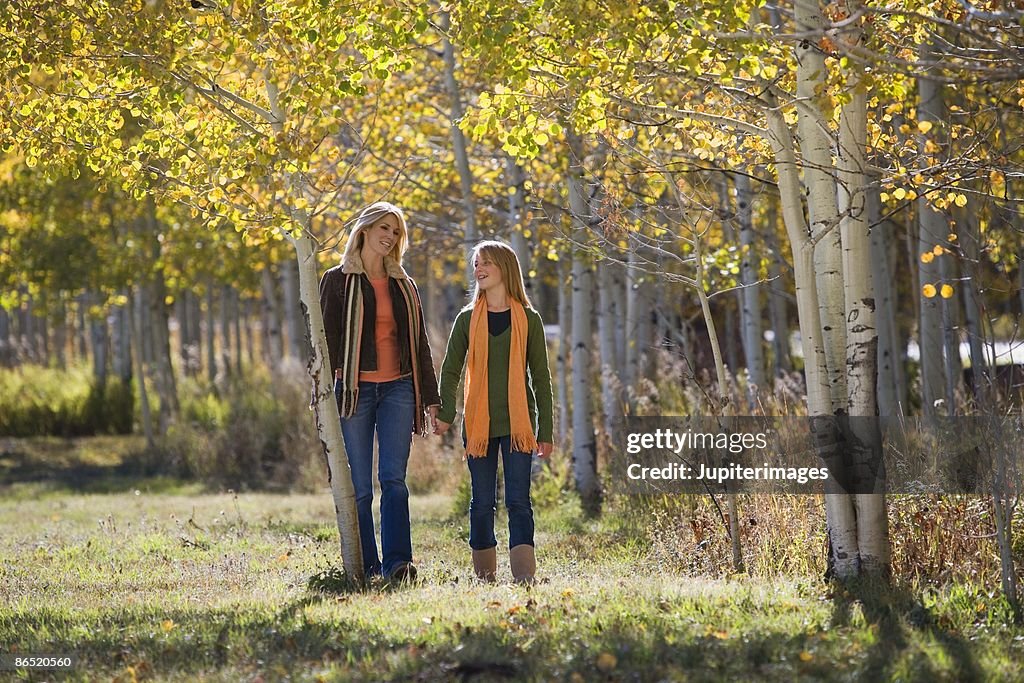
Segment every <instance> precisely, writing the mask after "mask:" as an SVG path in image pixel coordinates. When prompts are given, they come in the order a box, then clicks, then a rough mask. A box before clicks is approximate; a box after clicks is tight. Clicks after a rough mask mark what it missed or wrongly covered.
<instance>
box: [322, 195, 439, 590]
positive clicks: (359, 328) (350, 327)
mask: <svg viewBox="0 0 1024 683" xmlns="http://www.w3.org/2000/svg"><path fill="white" fill-rule="evenodd" d="M407 245H408V230H407V228H406V224H405V216H404V215H403V213H402V210H401V209H400V208H398V207H397V206H395V205H394V204H389V203H387V202H377V203H376V204H371V205H370V206H368V207H367V208H366V209H364V210H363V212H362V213H361V214H359V218H358V219H356V222H355V225H354V226H353V228H352V234H351V236H350V237H349V240H348V245H347V246H346V247H345V256H344V257H343V259H342V263H341V265H340V266H335V267H334V268H331V269H330V270H328V271H327V272H326V273H324V277H323V279H322V280H321V281H320V308H321V309H322V310H323V314H324V327H325V328H326V332H327V348H328V352H329V355H330V362H331V368H332V369H333V370H334V373H335V383H334V393H335V396H336V398H337V399H338V408H339V410H340V412H341V432H342V436H343V437H344V439H345V450H346V451H347V452H348V460H349V466H350V468H351V471H352V484H353V486H354V487H355V492H356V509H357V512H358V516H359V541H360V545H361V547H362V550H363V566H364V570H365V572H366V575H367V577H370V576H375V575H376V576H380V575H382V574H383V575H384V576H386V577H388V578H390V579H394V580H403V579H408V580H412V579H415V578H416V567H415V566H413V564H412V539H411V532H410V528H409V489H408V487H407V486H406V484H405V474H406V466H407V464H408V461H409V446H410V444H411V442H412V434H413V432H416V433H420V434H423V433H425V432H426V428H425V420H424V410H426V411H427V412H428V413H429V415H430V420H431V423H432V424H431V426H432V427H434V428H436V423H435V416H436V415H437V408H438V405H439V404H440V402H441V401H440V397H439V396H438V394H437V378H436V376H435V375H434V365H433V362H432V361H431V357H430V344H429V342H428V341H427V335H426V330H425V329H424V326H423V308H422V306H421V304H420V298H419V293H418V291H417V289H416V284H415V283H414V282H413V281H412V278H410V277H409V275H408V273H406V272H405V269H404V268H402V256H403V255H404V254H405V250H406V247H407ZM374 432H376V434H377V446H378V449H377V450H378V461H377V478H378V480H380V489H381V493H380V541H381V551H382V554H383V562H382V559H381V557H380V556H378V555H377V542H376V533H375V527H374V523H373V511H372V505H373V437H374Z"/></svg>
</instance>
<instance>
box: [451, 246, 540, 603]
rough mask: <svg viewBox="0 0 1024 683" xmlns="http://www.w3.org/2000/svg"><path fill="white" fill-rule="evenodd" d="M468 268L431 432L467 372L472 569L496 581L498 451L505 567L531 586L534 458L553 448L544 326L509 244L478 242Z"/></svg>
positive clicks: (467, 447)
mask: <svg viewBox="0 0 1024 683" xmlns="http://www.w3.org/2000/svg"><path fill="white" fill-rule="evenodd" d="M473 269H474V276H475V277H476V287H475V291H474V293H473V297H472V303H471V304H470V305H469V306H467V307H466V308H465V309H463V310H462V312H461V313H459V316H458V317H457V318H456V319H455V324H454V325H453V326H452V333H451V336H450V337H449V338H448V350H447V352H446V353H445V357H444V363H443V364H442V366H441V389H440V394H441V410H440V411H439V412H438V415H437V418H438V419H437V429H436V430H435V433H437V434H444V433H445V432H446V431H448V427H449V426H450V425H451V423H452V422H453V421H454V420H455V392H456V389H457V387H458V385H459V378H460V376H461V375H462V368H463V366H464V365H465V366H466V368H467V369H466V384H465V413H466V414H465V420H464V421H463V431H464V439H465V444H466V456H467V458H466V459H467V461H468V463H469V473H470V478H471V480H472V492H473V497H472V500H471V502H470V505H469V545H470V547H471V548H472V549H473V568H474V570H475V571H476V575H477V576H478V577H479V578H481V579H482V580H484V581H494V578H495V572H496V569H497V554H496V551H495V548H496V546H497V544H498V542H497V540H496V539H495V537H494V512H495V500H496V497H497V496H496V485H497V475H498V451H499V450H500V451H501V453H502V457H503V462H504V465H503V467H504V472H505V506H506V507H507V508H508V532H509V564H510V565H511V568H512V576H513V578H514V579H515V580H516V581H517V582H520V583H529V582H532V581H533V575H534V573H535V571H536V568H537V563H536V559H535V555H534V550H533V506H532V504H531V502H530V469H531V468H530V465H531V457H532V454H533V452H534V451H535V450H536V451H537V453H538V455H539V456H540V457H541V458H547V457H548V456H549V455H551V451H552V448H553V445H552V440H551V432H552V417H551V408H552V397H551V375H550V373H549V372H548V357H547V348H546V346H545V344H544V323H543V321H542V320H541V318H540V315H539V314H538V313H537V311H535V310H533V308H532V307H531V305H530V300H529V299H528V298H527V297H526V290H525V288H524V287H523V274H522V271H521V269H520V266H519V259H518V258H516V253H515V252H514V251H513V250H512V248H511V247H509V246H508V245H507V244H503V243H501V242H493V241H487V242H481V243H480V244H478V245H477V246H476V248H475V249H474V250H473ZM467 354H468V356H469V360H468V363H467V362H466V357H467ZM527 370H529V376H527Z"/></svg>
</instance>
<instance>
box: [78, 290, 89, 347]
mask: <svg viewBox="0 0 1024 683" xmlns="http://www.w3.org/2000/svg"><path fill="white" fill-rule="evenodd" d="M88 296H89V295H88V294H87V293H86V292H82V293H81V294H79V295H78V296H76V297H75V318H76V319H77V320H78V324H77V325H76V326H75V328H76V329H75V340H76V341H77V344H78V359H79V360H80V361H84V360H85V359H86V358H88V357H89V336H88V334H87V331H86V330H87V329H88V327H87V325H86V324H85V314H86V309H87V308H89V300H88Z"/></svg>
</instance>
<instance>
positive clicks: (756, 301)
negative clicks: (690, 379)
mask: <svg viewBox="0 0 1024 683" xmlns="http://www.w3.org/2000/svg"><path fill="white" fill-rule="evenodd" d="M734 183H735V185H736V221H737V223H738V224H739V229H740V249H741V256H740V258H741V261H740V284H741V285H743V289H741V290H740V300H739V304H740V321H741V326H742V328H743V352H744V354H745V356H746V361H747V378H748V382H749V383H750V384H751V385H752V386H751V396H750V401H751V407H753V405H754V404H755V401H754V399H755V396H756V391H757V389H758V388H763V387H764V386H765V377H764V349H763V345H762V343H761V342H762V339H763V338H764V332H763V331H762V325H761V285H760V284H758V280H759V279H760V277H759V275H758V265H757V264H758V262H759V260H760V259H759V256H760V253H759V252H758V250H757V247H756V245H755V244H754V213H753V192H752V191H751V189H750V178H749V177H748V176H746V175H744V174H742V173H739V174H737V175H736V176H734Z"/></svg>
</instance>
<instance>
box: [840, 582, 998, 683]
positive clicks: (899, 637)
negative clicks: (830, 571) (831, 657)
mask: <svg viewBox="0 0 1024 683" xmlns="http://www.w3.org/2000/svg"><path fill="white" fill-rule="evenodd" d="M857 605H860V606H861V608H862V610H863V614H864V618H865V620H866V621H867V623H868V625H869V626H872V627H875V628H877V630H878V633H877V638H876V640H875V644H874V646H873V647H872V648H871V650H870V651H869V653H868V658H867V662H866V664H865V666H864V670H863V675H864V677H865V680H888V679H889V678H891V676H892V674H893V673H894V672H893V671H892V669H893V667H894V665H895V664H896V663H897V662H899V661H900V660H901V658H902V656H903V655H904V654H905V653H906V651H907V650H908V648H909V647H910V646H911V636H912V631H917V632H920V633H922V634H926V635H928V636H930V637H931V638H932V639H933V640H934V641H935V642H936V643H938V644H939V646H940V647H941V648H942V650H943V652H944V653H945V655H946V657H947V658H948V660H949V661H950V662H951V663H952V667H953V671H952V674H953V677H954V680H957V681H964V682H966V681H981V680H984V678H985V676H984V674H983V673H982V671H981V669H980V667H979V666H978V663H977V661H976V660H975V657H974V654H973V653H972V651H971V647H972V645H971V642H970V641H969V640H967V639H965V638H964V637H963V636H961V635H960V634H958V633H956V632H953V631H951V630H949V629H945V628H943V627H942V626H940V625H939V624H937V623H936V622H935V619H934V617H933V615H931V614H930V613H929V612H928V610H927V608H925V606H924V605H922V604H921V601H920V600H919V599H918V598H917V596H916V595H915V594H914V593H913V592H912V591H910V590H908V589H906V588H905V587H902V586H898V585H895V586H894V585H887V584H885V583H882V582H880V581H872V580H866V579H865V580H861V581H855V582H851V583H849V584H847V585H844V586H837V588H836V594H835V597H834V606H833V612H832V623H833V625H836V626H845V625H848V624H849V623H850V622H851V618H852V615H853V612H854V609H855V607H856V606H857ZM913 667H914V672H915V674H914V675H915V677H916V678H915V680H922V681H930V680H938V679H940V678H943V676H944V675H945V676H946V677H948V675H949V673H950V672H943V674H940V673H939V672H937V671H935V670H934V668H933V667H932V666H931V662H929V661H928V659H927V658H926V657H917V658H915V660H914V662H913Z"/></svg>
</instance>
